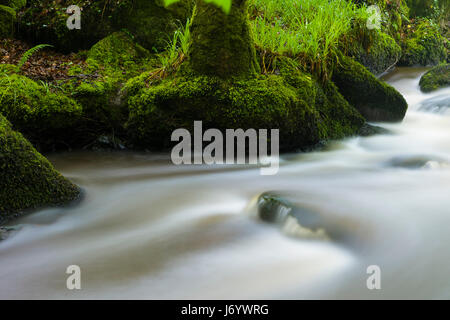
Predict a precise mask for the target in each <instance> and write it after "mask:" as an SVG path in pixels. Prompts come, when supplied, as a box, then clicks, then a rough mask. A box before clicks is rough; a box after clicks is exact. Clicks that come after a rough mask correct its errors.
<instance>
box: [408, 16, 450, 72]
mask: <svg viewBox="0 0 450 320" xmlns="http://www.w3.org/2000/svg"><path fill="white" fill-rule="evenodd" d="M444 41H445V40H444V38H443V36H442V35H441V34H440V28H439V25H437V24H436V23H435V22H433V21H432V20H429V19H422V20H418V23H417V25H415V26H414V28H412V29H411V30H410V33H409V35H408V38H407V40H406V41H405V43H404V44H403V46H404V53H403V56H402V58H401V59H400V64H401V65H404V66H413V65H422V66H429V65H436V64H439V63H440V62H443V61H445V60H446V58H447V52H446V49H445V45H444V43H445V42H444Z"/></svg>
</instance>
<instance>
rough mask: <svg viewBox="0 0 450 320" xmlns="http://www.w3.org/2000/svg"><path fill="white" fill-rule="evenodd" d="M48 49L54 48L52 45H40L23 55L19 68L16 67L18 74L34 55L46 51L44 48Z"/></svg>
mask: <svg viewBox="0 0 450 320" xmlns="http://www.w3.org/2000/svg"><path fill="white" fill-rule="evenodd" d="M47 47H53V46H52V45H50V44H39V45H37V46H35V47H33V48H31V49H29V50H27V51H26V52H25V53H24V54H23V55H22V57H21V58H20V60H19V63H18V64H17V66H16V67H17V72H19V71H20V70H22V67H23V65H24V64H25V63H26V62H27V61H28V59H30V58H31V56H32V55H33V54H34V53H36V52H37V51H39V50H42V49H44V48H47Z"/></svg>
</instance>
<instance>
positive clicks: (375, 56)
mask: <svg viewBox="0 0 450 320" xmlns="http://www.w3.org/2000/svg"><path fill="white" fill-rule="evenodd" d="M368 38H369V39H367V41H366V43H364V42H353V43H352V44H351V46H350V48H348V51H347V54H348V55H349V56H351V57H352V58H353V59H355V60H356V61H358V62H359V63H361V64H362V65H363V66H365V67H366V68H367V69H368V70H369V71H370V72H372V73H374V74H376V75H378V74H381V73H383V72H385V71H387V70H388V69H389V68H390V67H393V66H394V65H395V64H396V63H397V62H398V61H399V59H400V57H401V55H402V48H401V47H400V46H399V45H398V44H397V42H396V41H395V40H394V39H393V38H392V37H391V36H389V35H388V34H386V33H384V32H381V31H379V30H372V31H370V33H369V35H368ZM342 49H345V48H342Z"/></svg>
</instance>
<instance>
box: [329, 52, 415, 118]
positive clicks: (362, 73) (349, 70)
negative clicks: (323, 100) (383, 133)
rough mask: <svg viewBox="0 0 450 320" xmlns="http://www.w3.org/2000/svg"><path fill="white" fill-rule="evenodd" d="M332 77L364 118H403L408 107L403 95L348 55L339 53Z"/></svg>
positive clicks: (341, 91)
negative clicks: (339, 56)
mask: <svg viewBox="0 0 450 320" xmlns="http://www.w3.org/2000/svg"><path fill="white" fill-rule="evenodd" d="M332 80H333V82H334V83H335V84H336V86H337V87H338V89H339V92H340V93H341V94H342V95H343V96H344V98H345V99H346V100H347V101H348V102H349V103H350V104H351V105H352V106H354V107H355V108H356V109H357V110H358V111H359V112H361V114H362V115H363V116H364V117H365V118H366V120H367V121H381V122H396V121H401V120H403V118H404V116H405V114H406V110H407V109H408V104H407V103H406V100H405V99H404V98H403V96H402V95H401V94H400V93H399V92H398V91H397V90H395V89H394V88H393V87H391V86H390V85H388V84H387V83H385V82H383V81H381V80H379V79H377V78H376V77H375V76H374V75H373V74H371V73H370V72H369V71H368V70H367V69H366V68H364V66H362V65H361V64H359V63H358V62H356V61H353V60H352V59H351V58H349V57H344V56H341V58H340V60H339V63H338V67H337V68H336V70H335V71H334V72H333V78H332Z"/></svg>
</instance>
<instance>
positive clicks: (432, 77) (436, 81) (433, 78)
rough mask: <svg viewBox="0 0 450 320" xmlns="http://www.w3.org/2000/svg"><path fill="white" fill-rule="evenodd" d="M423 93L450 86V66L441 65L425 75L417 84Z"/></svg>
mask: <svg viewBox="0 0 450 320" xmlns="http://www.w3.org/2000/svg"><path fill="white" fill-rule="evenodd" d="M419 85H420V89H421V90H422V91H423V92H430V91H433V90H437V89H439V88H443V87H448V86H450V64H448V63H443V64H440V65H438V66H436V67H434V68H432V69H431V70H430V71H428V72H427V73H425V74H424V75H423V76H422V78H421V79H420V82H419Z"/></svg>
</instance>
